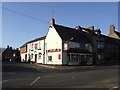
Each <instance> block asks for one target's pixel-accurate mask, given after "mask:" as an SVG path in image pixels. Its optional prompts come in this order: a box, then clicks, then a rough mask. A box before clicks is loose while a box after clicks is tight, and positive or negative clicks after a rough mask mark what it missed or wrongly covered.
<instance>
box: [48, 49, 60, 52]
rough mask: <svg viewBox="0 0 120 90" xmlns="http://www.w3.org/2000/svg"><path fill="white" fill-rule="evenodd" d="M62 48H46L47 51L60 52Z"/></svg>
mask: <svg viewBox="0 0 120 90" xmlns="http://www.w3.org/2000/svg"><path fill="white" fill-rule="evenodd" d="M60 51H61V49H50V50H46V52H60Z"/></svg>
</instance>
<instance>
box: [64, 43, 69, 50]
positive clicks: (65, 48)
mask: <svg viewBox="0 0 120 90" xmlns="http://www.w3.org/2000/svg"><path fill="white" fill-rule="evenodd" d="M64 50H65V51H66V50H68V44H67V43H64Z"/></svg>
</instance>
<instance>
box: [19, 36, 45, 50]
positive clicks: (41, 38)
mask: <svg viewBox="0 0 120 90" xmlns="http://www.w3.org/2000/svg"><path fill="white" fill-rule="evenodd" d="M45 38H46V36H43V37H40V38H36V39H34V40H31V41H28V42H26V43H25V44H23V45H22V46H21V47H20V48H22V47H25V46H26V45H27V44H28V43H32V42H35V41H38V40H43V39H45Z"/></svg>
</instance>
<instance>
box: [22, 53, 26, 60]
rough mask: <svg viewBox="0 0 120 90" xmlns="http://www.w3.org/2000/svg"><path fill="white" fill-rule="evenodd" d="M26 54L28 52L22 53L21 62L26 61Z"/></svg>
mask: <svg viewBox="0 0 120 90" xmlns="http://www.w3.org/2000/svg"><path fill="white" fill-rule="evenodd" d="M25 54H27V53H22V54H21V62H24V61H23V60H25Z"/></svg>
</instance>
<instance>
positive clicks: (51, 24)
mask: <svg viewBox="0 0 120 90" xmlns="http://www.w3.org/2000/svg"><path fill="white" fill-rule="evenodd" d="M54 24H55V19H54V18H52V19H51V20H50V27H52V26H54Z"/></svg>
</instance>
